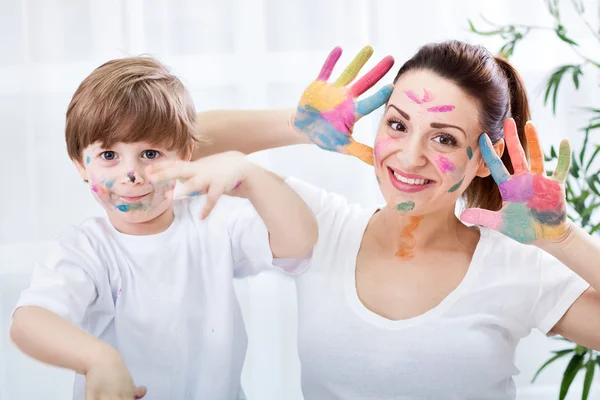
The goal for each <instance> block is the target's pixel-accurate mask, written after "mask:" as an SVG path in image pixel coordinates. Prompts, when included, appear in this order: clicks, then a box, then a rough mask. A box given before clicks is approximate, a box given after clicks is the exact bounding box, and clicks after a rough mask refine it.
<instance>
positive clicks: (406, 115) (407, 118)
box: [386, 104, 410, 121]
mask: <svg viewBox="0 0 600 400" xmlns="http://www.w3.org/2000/svg"><path fill="white" fill-rule="evenodd" d="M390 107H393V108H395V109H396V111H398V112H399V113H400V115H402V117H403V118H404V119H405V120H407V121H410V115H408V114H407V113H405V112H404V111H402V110H401V109H399V108H398V107H396V106H395V105H393V104H390V105H388V110H389V109H390ZM386 111H387V110H386Z"/></svg>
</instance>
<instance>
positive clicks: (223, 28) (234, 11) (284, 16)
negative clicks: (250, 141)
mask: <svg viewBox="0 0 600 400" xmlns="http://www.w3.org/2000/svg"><path fill="white" fill-rule="evenodd" d="M563 3H565V7H564V8H565V20H566V22H567V24H566V25H567V26H568V27H574V28H575V29H573V31H572V36H574V37H575V38H577V39H579V40H581V47H582V50H583V51H585V50H586V49H589V51H594V52H595V53H596V54H599V53H598V48H597V46H596V47H594V46H593V44H594V43H593V41H591V40H590V39H583V37H584V34H585V33H586V28H585V26H584V25H583V24H581V23H579V20H578V19H577V17H576V16H575V15H573V13H569V12H567V10H566V9H568V8H569V7H568V2H563ZM584 3H585V4H586V5H587V7H588V8H589V9H591V10H592V12H591V14H590V18H591V19H592V23H594V24H596V25H597V23H598V21H597V15H598V12H597V9H598V4H597V1H596V0H586V1H585V2H584ZM545 4H546V2H545V1H543V0H505V1H500V0H494V1H486V2H482V1H477V0H455V1H452V2H451V1H444V0H438V1H434V0H421V1H419V2H412V1H411V2H408V1H401V0H370V1H369V0H304V1H300V0H285V1H281V0H218V1H217V0H146V1H143V0H121V1H119V0H89V1H84V0H20V1H19V0H0V49H1V50H0V120H1V121H2V124H0V148H1V149H3V150H4V154H3V156H2V157H0V173H1V174H2V175H1V177H2V183H3V184H2V186H0V193H1V194H2V195H1V196H0V244H5V245H7V246H6V247H5V248H4V250H3V251H4V254H5V256H4V258H2V257H0V283H1V286H0V289H1V292H0V295H1V296H2V297H1V298H2V302H0V312H1V313H2V314H1V315H0V328H2V330H3V331H2V334H3V335H5V332H6V327H7V323H8V322H7V321H8V320H7V318H8V317H9V313H10V310H11V308H12V304H13V303H14V301H15V299H16V297H15V296H16V295H17V293H18V291H19V290H20V289H21V286H22V285H24V284H26V282H27V280H28V273H29V272H28V271H27V270H26V267H25V266H21V265H16V264H14V262H13V257H14V256H13V255H14V254H15V253H14V251H15V247H14V246H15V245H14V244H13V245H11V246H8V244H9V243H14V242H24V241H42V240H47V239H51V238H53V237H55V236H57V235H59V234H60V233H61V232H63V231H64V230H65V228H66V227H67V226H68V225H70V224H73V223H77V222H79V221H80V220H82V219H83V218H85V217H87V216H90V215H97V214H99V213H101V211H102V210H101V209H100V208H99V206H97V205H96V204H95V202H94V200H93V199H92V197H91V196H90V195H89V193H88V190H87V189H86V186H85V185H84V184H83V183H82V182H81V180H80V179H78V177H77V175H76V171H75V169H74V168H73V167H72V166H71V164H70V162H69V160H68V157H67V155H66V151H65V145H64V138H63V135H64V131H63V128H64V114H65V111H66V107H67V104H68V102H69V100H70V96H71V95H72V93H73V92H74V90H75V88H76V87H77V85H78V83H79V82H80V81H81V80H82V79H83V78H84V77H85V76H86V75H87V74H88V73H89V72H91V70H92V69H93V68H95V67H96V66H98V65H99V64H101V63H102V62H104V61H106V60H107V59H110V58H114V57H119V56H123V55H126V54H131V55H136V54H140V53H152V54H154V55H156V56H158V57H159V58H160V59H162V60H163V61H164V62H165V63H166V64H167V65H169V66H171V67H172V69H173V70H174V72H176V73H177V74H179V75H180V76H181V77H182V78H183V80H184V81H185V82H186V83H187V84H188V85H189V87H190V89H191V91H192V94H193V96H194V100H195V102H196V105H197V108H198V109H200V110H202V109H210V108H225V107H227V108H267V107H293V106H294V105H295V104H296V102H297V99H298V96H299V94H300V93H301V92H302V89H303V88H304V87H305V86H306V85H307V84H308V83H309V82H310V81H311V80H312V79H314V77H315V76H316V74H317V73H318V70H319V69H320V67H321V64H322V62H323V60H324V58H325V57H326V55H327V54H328V52H329V50H330V49H331V48H332V47H333V46H335V45H341V46H342V47H343V48H344V51H345V52H344V56H343V57H342V60H341V64H344V65H345V64H346V63H347V62H348V61H349V60H350V59H351V58H352V57H353V56H354V54H355V53H356V52H357V51H358V50H359V49H360V48H362V46H364V45H366V44H371V45H373V46H374V48H375V56H374V57H373V59H372V61H371V62H370V63H369V64H367V68H368V67H369V66H372V65H374V64H375V63H376V62H377V61H378V60H379V59H380V58H381V57H383V56H384V55H386V54H392V55H394V57H395V58H396V62H397V66H396V67H395V68H394V69H393V71H392V72H391V73H390V75H389V76H388V77H386V83H387V82H388V81H389V80H391V78H392V74H393V73H394V72H395V71H396V70H397V67H398V66H399V65H401V63H402V62H403V61H404V60H406V59H407V58H408V57H410V56H411V55H412V54H413V53H414V52H415V51H416V50H417V49H418V47H419V46H420V45H422V44H424V43H426V42H429V41H439V40H443V39H448V38H456V39H463V40H467V41H470V42H478V43H483V44H486V45H489V46H490V48H491V49H497V48H498V44H499V42H498V41H497V40H494V39H488V38H481V37H478V36H474V35H472V34H470V33H469V32H468V29H467V23H466V19H467V18H473V19H475V20H476V21H479V22H480V21H481V20H480V19H479V15H480V14H483V15H485V16H487V17H488V18H490V19H492V20H494V21H495V22H498V23H504V22H519V23H528V24H537V25H547V26H548V25H551V20H550V19H549V17H548V14H547V13H546V12H545ZM479 25H480V26H483V25H481V23H480V24H479ZM534 36H535V41H533V42H531V41H527V42H526V43H524V44H522V45H521V46H520V47H519V48H518V50H517V54H516V55H515V57H514V62H515V63H516V65H517V67H518V69H519V70H520V71H521V73H522V74H523V76H524V78H525V80H526V83H527V85H528V88H529V91H530V95H531V99H532V108H533V117H534V120H535V121H536V123H537V125H538V127H539V131H540V133H541V135H542V138H543V140H544V145H545V146H546V147H549V145H550V144H557V143H558V142H559V141H560V139H561V138H562V137H565V136H566V137H570V138H571V139H572V141H573V142H574V143H575V144H577V142H578V141H579V140H580V133H579V132H578V127H580V126H582V125H583V123H584V121H585V115H582V114H581V113H580V112H579V111H578V110H577V107H578V106H584V105H592V104H598V100H599V97H598V91H597V89H596V87H597V83H598V81H597V77H595V76H594V77H591V78H586V79H587V80H586V81H585V82H586V84H585V85H583V87H582V88H581V89H580V90H579V92H576V91H574V89H573V88H572V84H571V83H570V82H569V81H568V80H567V81H565V82H564V83H563V89H562V95H561V97H560V103H559V113H558V115H557V116H556V117H553V116H552V115H551V113H550V111H549V109H548V108H544V107H543V106H542V100H541V96H542V94H543V90H542V89H543V87H542V84H543V82H544V79H545V77H547V75H548V74H549V71H550V70H551V69H552V67H553V66H556V65H559V64H561V63H564V62H567V61H569V60H572V61H576V60H577V57H576V55H574V54H572V53H571V52H569V50H568V49H567V48H566V47H564V46H560V43H559V42H557V41H555V40H551V39H554V38H553V36H552V33H547V34H535V35H534ZM599 58H600V57H599ZM365 70H366V68H365ZM374 114H376V115H375V116H374V117H371V118H367V119H366V120H365V121H362V122H361V123H359V126H358V127H357V132H356V134H355V136H356V137H357V139H358V140H361V141H364V142H367V143H368V142H372V140H373V137H374V132H375V126H376V124H377V116H378V115H379V114H378V113H377V112H376V113H374ZM254 158H255V159H256V160H257V161H258V162H260V163H261V164H263V165H264V166H266V167H268V168H270V169H272V170H274V171H276V172H278V173H280V174H286V175H295V176H298V177H300V178H302V179H305V180H307V181H310V182H312V183H314V184H316V185H320V186H322V187H324V188H327V189H330V190H334V191H336V192H338V193H341V194H344V195H345V196H347V197H348V198H349V199H350V200H352V201H357V202H360V203H363V204H373V203H374V202H380V201H381V197H380V195H379V193H378V190H377V187H376V184H375V182H374V179H373V174H372V172H371V171H370V170H369V168H368V167H366V166H365V165H362V164H361V163H359V162H356V161H354V160H352V159H350V158H346V157H342V156H336V155H333V154H329V153H328V154H325V153H323V152H320V151H318V150H317V149H314V148H309V147H300V148H288V149H278V150H273V151H268V152H264V153H261V154H257V155H255V156H254ZM307 161H308V162H307ZM19 246H29V245H27V244H25V245H19ZM26 248H29V247H26ZM16 249H17V250H19V249H20V250H22V249H23V247H16ZM7 254H8V255H7ZM18 254H19V255H20V254H21V253H18ZM34 254H35V253H34V252H31V251H29V252H28V253H27V255H28V256H29V258H28V259H22V260H21V261H22V263H23V264H26V265H30V264H28V262H30V261H31V260H30V259H31V257H32V256H33V255H34ZM9 261H10V262H9ZM237 288H238V289H239V293H240V297H241V299H242V303H243V309H244V314H245V318H246V320H247V325H248V331H249V336H250V341H251V345H250V348H249V353H248V359H247V368H246V369H245V372H244V383H245V385H246V389H247V392H248V395H250V396H252V397H250V398H251V399H261V400H263V399H264V400H268V399H296V398H300V395H299V392H298V388H299V382H298V374H299V366H298V361H297V354H296V352H295V351H296V350H295V323H296V322H295V321H296V316H295V298H294V292H293V285H292V282H291V281H290V280H289V279H285V278H281V277H280V276H278V275H274V274H265V275H264V276H260V277H257V278H253V279H251V280H249V281H244V282H240V283H239V284H238V287H237ZM2 338H4V339H3V340H4V341H3V342H2V347H0V359H1V360H2V361H3V362H4V364H2V366H1V367H0V396H4V397H0V398H1V399H6V400H9V399H10V400H20V399H29V398H40V397H39V396H37V397H34V394H33V392H29V394H28V395H24V394H23V395H22V396H26V397H7V396H9V393H13V394H14V393H17V392H15V391H13V392H9V391H8V390H9V389H8V388H10V387H12V388H16V387H17V386H18V387H20V388H22V389H23V390H30V391H31V390H38V389H35V388H34V385H32V383H31V382H30V380H29V378H28V377H29V376H30V374H32V373H33V372H32V371H37V372H40V371H44V369H39V368H40V367H39V366H38V367H36V368H34V367H31V366H30V364H28V363H27V362H26V361H24V358H22V356H20V355H18V353H17V352H16V351H14V349H9V348H8V342H6V337H5V336H2ZM559 346H560V343H558V342H555V341H553V340H550V339H546V338H543V337H540V336H539V335H533V336H532V337H530V338H528V339H527V340H525V341H523V343H522V344H521V346H520V347H519V352H518V354H517V365H518V366H519V368H520V369H521V371H522V374H521V375H520V376H518V377H517V381H518V384H519V387H520V392H519V393H520V394H519V399H546V398H555V397H557V394H556V393H557V389H556V385H557V384H558V382H559V380H560V376H561V372H562V369H561V368H564V365H558V364H557V365H556V366H553V367H550V368H548V371H547V372H546V373H544V374H543V375H542V376H541V377H540V378H539V380H538V382H537V383H536V384H535V385H534V386H532V387H530V386H529V385H528V382H529V380H530V379H531V377H532V376H533V373H534V371H535V370H536V369H537V367H538V366H539V365H541V363H542V362H543V361H544V360H545V359H546V358H547V356H548V351H549V350H550V349H551V348H556V347H559ZM490 362H493V360H490ZM0 364H1V363H0ZM2 368H4V369H2ZM32 368H34V369H32ZM55 373H56V372H53V373H52V374H51V375H47V374H44V373H41V372H40V373H39V374H35V375H34V376H35V381H36V382H39V383H40V385H41V386H38V387H39V388H46V387H50V386H44V385H52V384H56V385H57V389H56V392H55V393H54V394H53V393H51V392H47V391H45V389H39V390H40V391H41V392H39V393H40V394H42V395H43V398H44V399H53V398H56V399H59V398H60V399H62V398H65V397H64V396H62V395H60V394H58V393H64V392H60V391H61V390H64V389H65V387H66V388H67V389H69V387H68V386H69V383H68V382H67V383H65V381H63V380H61V379H58V378H57V379H55V377H56V375H55ZM59 375H60V376H64V375H61V374H59ZM68 376H69V375H68V374H67V379H68ZM26 378H27V380H26ZM15 385H17V386H15ZM19 385H21V386H19ZM580 386H581V385H575V386H574V389H573V392H574V393H573V394H572V396H570V398H577V395H576V391H577V389H579V388H580ZM597 386H600V385H598V384H597ZM14 390H17V389H14ZM19 390H20V389H19ZM596 390H597V391H596V393H598V390H599V389H598V388H597V389H596ZM19 393H20V392H19ZM23 393H24V392H23ZM15 396H16V395H15Z"/></svg>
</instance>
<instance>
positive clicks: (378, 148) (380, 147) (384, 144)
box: [373, 138, 396, 164]
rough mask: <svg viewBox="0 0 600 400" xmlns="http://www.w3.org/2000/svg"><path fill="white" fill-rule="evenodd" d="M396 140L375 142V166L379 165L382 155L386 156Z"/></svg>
mask: <svg viewBox="0 0 600 400" xmlns="http://www.w3.org/2000/svg"><path fill="white" fill-rule="evenodd" d="M395 141H396V139H394V138H385V139H379V140H378V141H376V142H375V147H374V149H373V155H374V156H375V164H379V160H380V159H381V158H380V157H381V155H382V154H385V150H386V149H387V148H388V147H389V146H391V145H392V144H393V143H394V142H395Z"/></svg>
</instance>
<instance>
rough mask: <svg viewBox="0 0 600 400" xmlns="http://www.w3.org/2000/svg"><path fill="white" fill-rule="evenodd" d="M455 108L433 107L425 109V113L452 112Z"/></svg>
mask: <svg viewBox="0 0 600 400" xmlns="http://www.w3.org/2000/svg"><path fill="white" fill-rule="evenodd" d="M455 108H456V107H454V106H435V107H429V108H428V109H427V111H429V112H450V111H452V110H454V109H455Z"/></svg>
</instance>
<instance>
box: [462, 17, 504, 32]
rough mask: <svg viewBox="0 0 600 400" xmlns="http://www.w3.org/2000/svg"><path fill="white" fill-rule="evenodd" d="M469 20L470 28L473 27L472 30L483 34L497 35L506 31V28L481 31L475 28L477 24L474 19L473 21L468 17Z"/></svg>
mask: <svg viewBox="0 0 600 400" xmlns="http://www.w3.org/2000/svg"><path fill="white" fill-rule="evenodd" d="M467 22H468V23H469V29H471V32H473V33H476V34H478V35H481V36H496V35H499V34H501V33H502V32H504V29H496V30H495V31H480V30H477V28H475V25H473V21H471V19H468V20H467Z"/></svg>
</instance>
